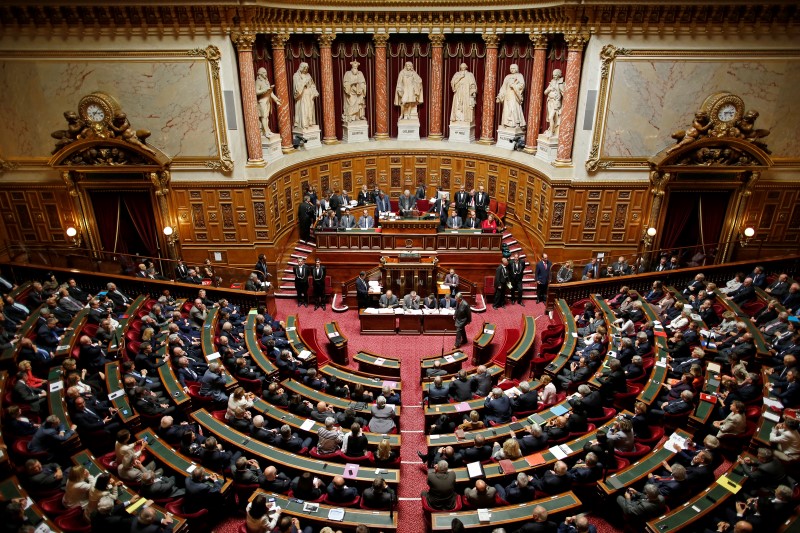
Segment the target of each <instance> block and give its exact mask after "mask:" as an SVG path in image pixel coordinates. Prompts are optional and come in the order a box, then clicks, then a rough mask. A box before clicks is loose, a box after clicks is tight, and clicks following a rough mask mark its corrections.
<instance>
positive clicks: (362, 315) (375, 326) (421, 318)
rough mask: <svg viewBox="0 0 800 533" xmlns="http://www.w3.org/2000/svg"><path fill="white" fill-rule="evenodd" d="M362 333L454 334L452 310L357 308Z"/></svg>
mask: <svg viewBox="0 0 800 533" xmlns="http://www.w3.org/2000/svg"><path fill="white" fill-rule="evenodd" d="M390 311H391V312H390ZM440 311H441V312H440ZM358 319H359V322H360V323H361V334H362V335H390V334H393V333H400V334H401V335H419V334H420V333H422V334H423V335H455V334H456V326H455V322H454V321H453V312H449V311H447V312H446V311H445V310H438V309H426V310H423V309H420V310H418V311H403V309H401V308H399V307H398V308H395V309H376V308H367V309H359V311H358Z"/></svg>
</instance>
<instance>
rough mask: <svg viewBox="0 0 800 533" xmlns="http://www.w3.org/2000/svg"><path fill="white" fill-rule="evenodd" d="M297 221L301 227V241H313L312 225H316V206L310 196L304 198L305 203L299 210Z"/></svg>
mask: <svg viewBox="0 0 800 533" xmlns="http://www.w3.org/2000/svg"><path fill="white" fill-rule="evenodd" d="M297 211H298V213H297V221H298V223H299V225H300V240H303V241H306V242H308V241H310V240H311V225H312V224H313V223H314V205H313V204H312V203H311V199H310V198H309V197H308V196H304V197H303V203H302V204H300V207H299V208H298V209H297Z"/></svg>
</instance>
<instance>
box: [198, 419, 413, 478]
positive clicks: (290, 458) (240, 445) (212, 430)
mask: <svg viewBox="0 0 800 533" xmlns="http://www.w3.org/2000/svg"><path fill="white" fill-rule="evenodd" d="M192 418H193V419H194V420H195V421H197V423H198V424H200V425H201V426H203V428H204V429H205V430H207V431H208V432H209V434H213V435H215V436H216V437H217V440H219V441H221V442H225V443H227V444H228V445H230V446H231V447H233V448H236V449H237V450H242V451H243V452H244V453H245V454H246V455H247V456H252V455H256V456H258V457H260V458H262V459H264V460H266V461H270V462H273V463H277V464H280V465H282V466H284V467H287V468H290V469H291V470H293V471H299V472H303V471H306V472H310V473H312V474H313V475H315V476H317V477H319V478H321V479H324V480H325V482H326V483H327V482H329V481H330V480H331V479H332V478H333V476H342V475H344V473H345V465H343V464H337V463H331V462H328V461H318V460H316V459H311V458H309V457H305V456H303V455H297V454H294V453H290V452H287V451H285V450H281V449H280V448H275V447H274V446H271V445H269V444H265V443H263V442H261V441H258V440H254V439H253V440H251V439H250V437H249V436H248V435H245V434H244V433H240V432H238V431H236V430H235V429H233V428H231V427H230V426H228V425H227V424H225V423H224V422H222V421H220V420H217V419H216V418H214V417H213V416H211V413H209V412H208V411H206V410H205V409H200V410H198V411H195V412H194V413H192ZM278 470H281V469H280V468H279V469H278ZM383 478H384V479H385V480H386V483H388V484H390V485H397V484H398V483H399V482H400V470H397V469H389V470H388V472H387V473H386V474H383ZM373 479H375V469H374V468H369V467H365V468H361V469H359V471H358V474H357V476H356V478H355V481H357V482H359V483H363V484H365V485H366V484H371V483H372V480H373Z"/></svg>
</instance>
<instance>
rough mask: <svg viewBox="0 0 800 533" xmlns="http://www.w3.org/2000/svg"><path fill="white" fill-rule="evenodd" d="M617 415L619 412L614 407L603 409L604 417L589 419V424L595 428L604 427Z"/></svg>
mask: <svg viewBox="0 0 800 533" xmlns="http://www.w3.org/2000/svg"><path fill="white" fill-rule="evenodd" d="M616 414H617V410H616V409H614V408H613V407H603V416H601V417H598V418H587V419H586V421H587V422H591V423H592V424H594V425H595V426H602V425H603V424H605V423H606V422H608V421H609V420H611V419H612V418H614V415H616Z"/></svg>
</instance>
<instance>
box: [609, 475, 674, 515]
mask: <svg viewBox="0 0 800 533" xmlns="http://www.w3.org/2000/svg"><path fill="white" fill-rule="evenodd" d="M617 505H619V506H620V508H621V509H622V514H623V515H624V516H625V518H635V519H637V520H639V521H646V520H649V519H650V518H654V517H656V516H659V515H660V514H661V513H663V512H664V509H665V508H666V505H665V504H664V497H663V496H662V495H661V494H659V493H658V487H657V486H655V485H654V484H652V483H648V484H647V485H645V486H644V490H643V492H639V491H637V490H634V489H628V490H627V491H625V494H624V495H620V496H617Z"/></svg>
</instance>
